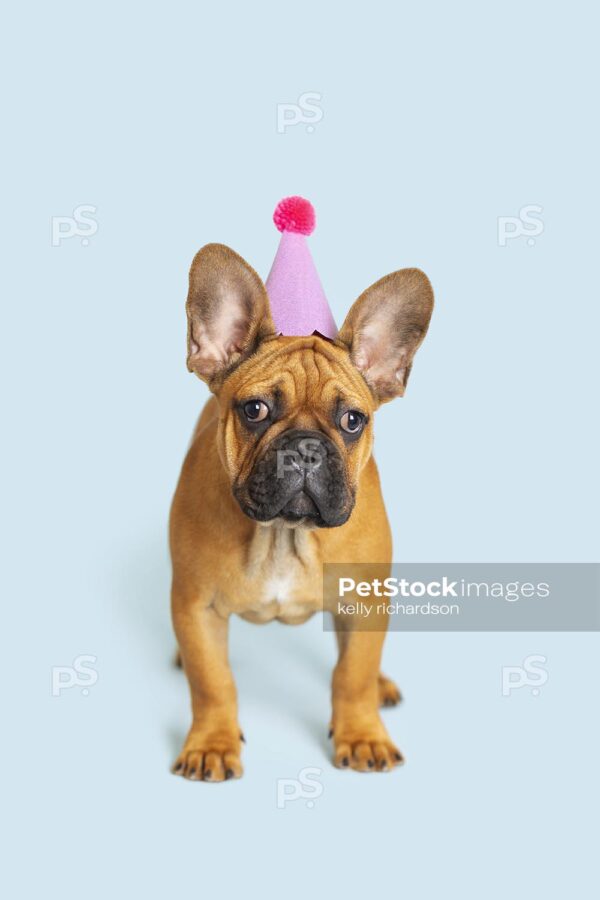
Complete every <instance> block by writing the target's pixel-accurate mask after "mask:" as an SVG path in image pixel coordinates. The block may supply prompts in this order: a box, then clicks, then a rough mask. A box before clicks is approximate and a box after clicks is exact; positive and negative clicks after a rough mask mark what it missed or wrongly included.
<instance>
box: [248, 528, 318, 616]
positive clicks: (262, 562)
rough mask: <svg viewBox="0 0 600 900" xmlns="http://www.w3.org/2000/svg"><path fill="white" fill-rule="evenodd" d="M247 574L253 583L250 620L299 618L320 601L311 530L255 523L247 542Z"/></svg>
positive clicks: (310, 612) (315, 555) (316, 562)
mask: <svg viewBox="0 0 600 900" xmlns="http://www.w3.org/2000/svg"><path fill="white" fill-rule="evenodd" d="M246 574H247V576H248V578H249V580H250V582H251V583H252V585H253V588H254V590H253V591H252V593H253V603H252V610H251V611H250V612H249V613H248V614H247V616H246V618H250V619H252V620H253V621H261V622H265V621H269V620H270V619H281V620H282V621H289V622H295V621H302V620H304V619H306V618H308V617H309V616H310V615H312V613H313V612H315V610H316V609H317V608H319V605H320V602H319V597H318V595H317V594H318V591H317V589H316V585H317V584H318V581H319V577H320V572H319V566H318V560H317V554H316V552H315V546H314V543H313V538H312V537H311V532H310V531H307V530H306V529H303V528H289V527H287V526H285V525H284V524H283V523H274V524H273V525H269V526H262V525H261V526H258V527H257V529H256V532H255V535H254V537H253V539H252V541H251V543H250V545H249V550H248V558H247V568H246Z"/></svg>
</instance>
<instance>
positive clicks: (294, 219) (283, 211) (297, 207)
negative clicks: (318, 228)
mask: <svg viewBox="0 0 600 900" xmlns="http://www.w3.org/2000/svg"><path fill="white" fill-rule="evenodd" d="M273 221H274V222H275V226H276V227H277V230H278V231H289V232H291V233H292V234H306V235H309V234H312V233H313V231H314V230H315V224H316V217H315V210H314V207H313V205H312V203H309V201H308V200H305V199H304V197H285V198H284V199H283V200H280V201H279V203H278V204H277V206H276V207H275V212H274V213H273Z"/></svg>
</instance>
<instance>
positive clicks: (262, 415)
mask: <svg viewBox="0 0 600 900" xmlns="http://www.w3.org/2000/svg"><path fill="white" fill-rule="evenodd" d="M244 415H245V416H246V418H247V419H248V420H249V421H250V422H262V421H263V420H264V419H266V418H267V416H268V415H269V407H268V406H267V404H266V403H263V401H262V400H249V401H248V403H245V404H244Z"/></svg>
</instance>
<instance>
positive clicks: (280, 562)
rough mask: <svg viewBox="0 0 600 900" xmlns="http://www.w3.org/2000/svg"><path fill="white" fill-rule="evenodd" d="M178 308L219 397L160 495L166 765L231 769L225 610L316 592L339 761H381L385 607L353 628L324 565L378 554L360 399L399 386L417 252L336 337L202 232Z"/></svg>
mask: <svg viewBox="0 0 600 900" xmlns="http://www.w3.org/2000/svg"><path fill="white" fill-rule="evenodd" d="M186 308H187V315H188V358H187V365H188V369H189V370H190V371H192V372H195V373H196V374H197V375H198V376H199V377H200V378H202V379H203V380H204V381H206V382H207V384H208V385H209V387H210V389H211V391H212V392H213V394H214V397H212V398H211V399H210V400H209V401H208V403H207V404H206V406H205V408H204V411H203V412H202V415H201V416H200V420H199V422H198V425H197V427H196V431H195V433H194V438H193V441H192V445H191V447H190V450H189V452H188V455H187V458H186V460H185V462H184V465H183V470H182V473H181V477H180V480H179V485H178V487H177V491H176V493H175V498H174V500H173V507H172V511H171V526H170V539H171V555H172V559H173V591H172V611H173V622H174V626H175V632H176V635H177V640H178V642H179V647H180V651H181V658H182V661H183V666H184V669H185V672H186V675H187V677H188V680H189V683H190V689H191V695H192V712H193V721H192V726H191V728H190V731H189V734H188V736H187V739H186V741H185V744H184V746H183V749H182V751H181V753H180V755H179V757H178V759H177V762H176V763H175V767H174V771H175V772H177V773H179V774H181V775H183V776H185V777H186V778H190V779H192V780H204V781H223V780H224V779H227V778H233V777H239V776H240V775H241V774H242V765H241V762H240V750H241V744H240V742H241V740H243V737H242V733H241V730H240V726H239V723H238V711H237V700H236V689H235V684H234V681H233V677H232V674H231V670H230V668H229V663H228V658H227V630H228V620H229V616H230V615H231V614H232V613H237V614H238V615H240V616H242V617H243V618H245V619H249V620H250V621H252V622H268V621H270V620H272V619H279V620H280V621H282V622H287V623H290V624H296V623H299V622H304V621H305V620H306V619H307V618H308V617H309V616H311V615H313V613H315V612H317V611H318V610H323V609H325V610H329V611H331V612H333V614H334V618H335V625H336V632H337V636H338V644H339V659H338V663H337V665H336V667H335V670H334V673H333V714H332V722H331V728H332V737H333V740H334V744H335V755H334V759H335V764H336V765H338V766H349V767H351V768H353V769H357V770H359V771H376V770H386V769H392V768H393V767H394V766H395V765H396V764H398V763H401V762H402V756H401V754H400V752H399V751H398V749H397V748H396V747H395V746H394V744H393V743H392V741H391V740H390V738H389V736H388V733H387V731H386V729H385V727H384V725H383V723H382V721H381V718H380V715H379V711H378V707H379V706H380V705H381V704H393V703H396V702H398V700H399V697H400V695H399V693H398V690H397V688H396V687H395V685H394V684H393V682H391V681H389V680H388V679H387V678H385V677H384V676H383V675H381V674H380V672H379V665H380V658H381V650H382V646H383V640H384V637H385V629H386V626H387V622H386V620H385V618H384V617H382V616H377V618H376V620H375V622H374V621H373V620H371V621H370V626H369V630H368V631H365V630H364V629H361V627H360V626H359V625H357V622H356V621H355V619H354V618H353V617H352V616H347V615H340V614H338V610H337V607H336V601H337V595H336V592H335V590H334V586H333V585H331V584H328V583H327V582H326V583H325V584H324V581H323V565H324V564H325V563H328V562H336V563H359V564H364V566H365V571H368V567H369V565H372V564H379V565H381V564H387V565H389V564H390V562H391V553H392V544H391V535H390V528H389V524H388V520H387V516H386V512H385V507H384V504H383V499H382V496H381V490H380V486H379V477H378V474H377V468H376V466H375V462H374V460H373V457H372V455H371V449H372V444H373V413H374V412H375V410H376V409H377V407H378V406H379V405H380V404H381V403H383V402H386V401H388V400H391V399H392V398H393V397H397V396H401V395H402V394H403V393H404V389H405V387H406V382H407V379H408V376H409V373H410V369H411V365H412V361H413V357H414V354H415V352H416V350H417V348H418V347H419V345H420V344H421V342H422V340H423V338H424V337H425V333H426V331H427V327H428V325H429V319H430V317H431V312H432V309H433V292H432V289H431V285H430V283H429V281H428V279H427V277H426V276H425V275H424V274H423V272H421V271H420V270H419V269H403V270H401V271H399V272H394V273H393V274H391V275H388V276H387V277H385V278H382V279H381V280H380V281H378V282H377V283H376V284H374V285H373V286H372V287H370V288H369V289H368V290H366V291H365V292H364V293H363V294H361V296H360V297H359V298H358V300H357V301H356V302H355V303H354V305H353V306H352V308H351V310H350V312H349V314H348V316H347V318H346V321H345V322H344V325H343V327H342V329H341V331H340V333H339V337H338V338H337V339H336V340H334V341H330V340H327V339H325V338H322V337H319V336H318V335H316V334H315V335H313V336H310V337H282V336H277V334H276V331H275V327H274V325H273V322H272V319H271V314H270V311H269V302H268V298H267V293H266V291H265V287H264V285H263V283H262V281H261V280H260V278H259V277H258V275H257V274H256V273H255V272H254V270H253V269H251V268H250V266H249V265H248V264H247V263H246V262H245V261H244V260H243V259H242V258H241V257H240V256H238V255H237V254H236V253H234V252H233V250H230V249H229V248H228V247H225V246H223V245H221V244H209V245H208V246H206V247H204V248H203V249H202V250H200V252H199V253H198V254H197V255H196V257H195V258H194V261H193V263H192V267H191V270H190V289H189V295H188V300H187V306H186ZM367 577H368V575H367ZM347 599H348V598H347V597H345V600H347ZM363 602H364V600H363Z"/></svg>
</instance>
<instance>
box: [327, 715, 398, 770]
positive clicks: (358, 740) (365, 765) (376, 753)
mask: <svg viewBox="0 0 600 900" xmlns="http://www.w3.org/2000/svg"><path fill="white" fill-rule="evenodd" d="M332 736H333V741H334V746H335V753H334V764H335V765H336V766H337V767H338V768H339V769H355V770H356V771H357V772H389V771H391V769H393V768H394V767H395V766H401V765H402V764H403V762H404V757H403V756H402V754H401V753H400V751H399V750H398V748H397V747H396V745H395V744H393V743H392V741H391V740H390V738H389V735H388V733H387V731H386V730H385V728H384V727H383V726H382V725H381V726H379V727H374V728H368V727H367V728H361V727H356V728H354V727H339V728H334V731H333V735H332Z"/></svg>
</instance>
